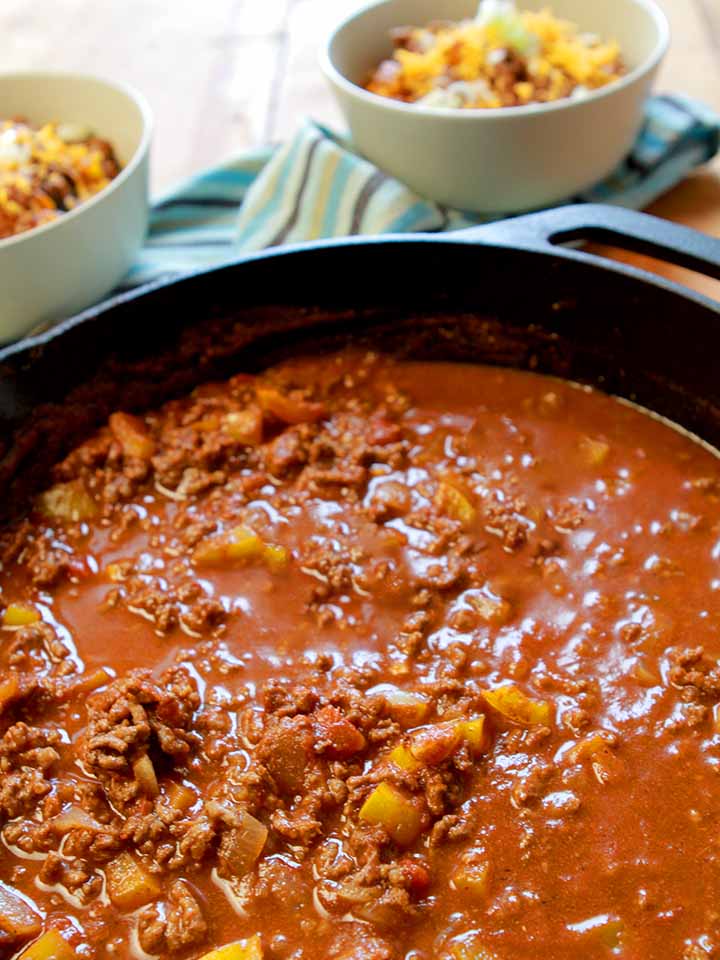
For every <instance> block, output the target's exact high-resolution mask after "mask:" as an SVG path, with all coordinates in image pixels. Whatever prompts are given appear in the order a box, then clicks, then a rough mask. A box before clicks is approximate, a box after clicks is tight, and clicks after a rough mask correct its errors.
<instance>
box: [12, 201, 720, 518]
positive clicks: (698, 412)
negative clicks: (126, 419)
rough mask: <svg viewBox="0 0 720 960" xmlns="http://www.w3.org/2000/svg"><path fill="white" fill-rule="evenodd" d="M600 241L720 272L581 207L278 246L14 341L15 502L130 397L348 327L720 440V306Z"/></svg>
mask: <svg viewBox="0 0 720 960" xmlns="http://www.w3.org/2000/svg"><path fill="white" fill-rule="evenodd" d="M587 239H593V240H600V241H604V242H610V243H614V244H616V245H619V246H621V247H624V248H626V249H631V250H635V251H640V252H644V253H651V254H654V255H656V256H660V257H663V258H665V259H667V260H669V261H671V262H673V263H677V264H680V265H682V266H686V267H690V268H692V269H695V270H699V271H701V272H703V273H706V274H708V275H710V276H713V277H716V278H718V279H720V241H719V240H714V239H711V238H709V237H705V236H703V235H701V234H699V233H695V232H693V231H691V230H688V229H686V228H683V227H679V226H676V225H672V224H669V223H666V222H663V221H660V220H656V219H654V218H652V217H648V216H645V215H642V214H637V213H632V212H629V211H624V210H620V209H617V208H612V207H602V206H592V205H585V206H577V207H565V208H561V209H558V210H554V211H549V212H544V213H539V214H532V215H529V216H526V217H520V218H517V219H515V220H509V221H504V222H502V223H497V224H492V225H488V226H484V227H481V228H475V229H472V230H468V231H463V232H461V233H456V234H454V235H451V234H445V235H437V236H431V235H415V236H389V237H387V236H386V237H380V238H372V239H368V238H351V239H347V240H340V241H323V242H319V243H314V244H303V245H301V246H298V247H293V248H282V249H274V250H270V251H268V252H265V253H262V254H259V255H254V256H251V257H247V258H244V259H241V260H239V261H237V262H234V263H230V264H228V265H227V266H223V267H219V268H216V269H214V270H210V271H206V272H202V273H197V274H193V275H191V276H189V277H186V278H184V279H180V280H174V281H171V282H168V283H164V284H163V283H161V284H157V285H155V286H153V287H151V288H145V289H143V290H141V291H139V292H134V293H131V294H128V295H123V296H120V297H117V298H116V299H115V300H114V301H111V302H109V303H107V304H105V305H103V306H101V307H99V308H96V309H93V310H89V311H87V312H86V313H83V314H81V315H80V316H78V317H76V318H74V319H73V320H69V321H67V322H66V323H64V324H62V325H61V326H59V327H57V328H55V329H53V330H52V331H50V332H48V333H45V334H43V335H41V336H38V337H35V338H33V339H31V340H27V341H24V342H22V343H19V344H16V345H14V346H11V347H8V348H6V349H4V350H3V351H1V352H0V494H1V496H0V510H2V511H3V512H4V513H5V514H8V513H11V512H14V511H16V510H19V509H21V507H22V505H23V501H24V499H25V498H26V497H27V495H29V494H30V493H31V492H32V491H33V490H34V489H36V488H37V487H38V486H39V485H40V484H43V483H46V482H47V475H48V470H49V467H50V466H51V465H52V464H53V463H54V462H57V460H58V459H59V458H60V457H62V456H63V454H64V453H66V452H67V451H68V450H69V449H71V448H72V446H74V445H75V444H77V443H78V442H79V441H80V440H81V439H83V438H84V437H85V436H86V435H87V434H88V433H89V432H90V431H91V430H93V429H94V428H95V427H97V426H98V425H99V424H100V423H102V422H103V421H104V420H105V419H106V417H107V416H108V414H109V413H110V412H111V411H112V410H115V409H124V410H135V411H137V410H142V409H144V408H148V407H149V406H152V405H156V404H159V403H161V402H163V401H164V400H166V399H168V398H169V397H171V396H175V395H178V394H180V393H182V392H184V391H188V390H190V389H191V388H192V387H193V386H195V385H196V384H197V383H200V382H202V381H207V380H209V379H212V378H220V377H223V376H227V375H230V374H231V373H233V372H237V371H238V370H255V369H260V368H262V367H263V366H265V365H267V364H268V363H271V362H274V361H276V360H278V359H281V358H283V357H286V356H288V355H292V354H296V353H299V352H318V351H324V350H329V349H333V348H337V347H339V346H341V345H343V344H346V343H356V344H359V345H362V346H369V347H377V348H380V349H384V350H390V351H392V352H393V353H395V354H397V355H399V356H402V357H413V358H416V359H428V358H429V359H444V360H471V361H479V362H487V363H496V364H503V365H511V366H516V367H521V368H526V369H533V370H538V371H541V372H544V373H551V374H556V375H558V376H562V377H567V378H571V379H574V380H578V381H583V382H587V383H592V384H595V385H597V386H600V387H601V388H602V389H604V390H606V391H608V392H610V393H614V394H618V395H620V396H624V397H627V398H628V399H632V400H635V401H636V402H638V403H641V404H643V405H644V406H646V407H649V408H651V409H653V410H655V411H657V412H658V413H660V414H663V415H664V416H666V417H669V418H670V419H672V420H674V421H676V422H677V423H679V424H681V425H682V426H684V427H686V428H687V429H689V430H691V431H693V432H694V433H696V434H698V435H699V436H700V437H702V438H703V439H704V440H706V441H708V442H709V443H711V444H713V445H716V446H720V364H719V363H718V360H717V357H718V353H719V351H720V305H719V304H717V303H714V302H713V301H710V300H708V299H707V298H705V297H703V296H701V295H699V294H696V293H691V292H690V291H688V290H685V289H684V288H682V287H679V286H677V285H675V284H673V283H671V282H669V281H667V280H664V279H660V278H658V277H656V276H651V275H649V274H646V273H644V272H642V271H639V270H637V269H634V268H632V267H629V266H627V265H623V264H619V263H617V262H611V261H607V260H603V259H600V258H598V257H595V256H593V255H590V254H588V253H585V252H581V251H580V250H577V249H573V248H569V247H565V246H562V244H565V243H571V242H572V241H578V240H587Z"/></svg>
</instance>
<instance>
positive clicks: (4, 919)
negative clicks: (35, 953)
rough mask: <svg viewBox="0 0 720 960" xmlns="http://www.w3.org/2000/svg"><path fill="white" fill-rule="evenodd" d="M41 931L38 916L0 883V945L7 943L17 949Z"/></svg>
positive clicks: (21, 899)
mask: <svg viewBox="0 0 720 960" xmlns="http://www.w3.org/2000/svg"><path fill="white" fill-rule="evenodd" d="M41 929H42V922H41V920H40V916H39V914H37V913H36V912H35V911H34V910H33V909H32V908H31V907H30V906H29V905H28V904H27V903H26V902H25V900H23V898H22V897H19V896H18V895H17V894H16V893H14V892H13V891H12V890H11V889H10V888H9V887H6V886H5V884H3V883H0V944H3V943H8V942H9V943H11V944H13V945H14V946H15V947H16V948H17V946H18V945H19V944H21V943H24V942H25V941H26V940H31V939H32V938H33V937H36V936H37V935H38V934H39V933H40V930H41Z"/></svg>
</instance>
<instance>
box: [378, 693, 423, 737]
mask: <svg viewBox="0 0 720 960" xmlns="http://www.w3.org/2000/svg"><path fill="white" fill-rule="evenodd" d="M383 697H384V698H385V710H386V711H387V714H388V716H389V717H390V719H391V720H394V721H395V722H396V723H399V724H400V726H401V727H404V728H405V729H409V728H410V727H419V726H420V724H421V723H424V722H425V721H426V720H427V718H428V716H429V714H430V707H431V704H430V701H429V700H428V699H427V697H424V696H423V695H422V694H421V693H411V692H409V691H407V690H399V689H396V690H393V689H390V690H387V691H383Z"/></svg>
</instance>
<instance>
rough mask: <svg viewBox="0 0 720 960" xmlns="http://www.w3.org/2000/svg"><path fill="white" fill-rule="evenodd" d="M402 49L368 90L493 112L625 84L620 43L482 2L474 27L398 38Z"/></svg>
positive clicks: (430, 29) (446, 27) (413, 31)
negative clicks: (623, 81) (606, 40)
mask: <svg viewBox="0 0 720 960" xmlns="http://www.w3.org/2000/svg"><path fill="white" fill-rule="evenodd" d="M393 37H394V40H395V44H396V49H395V52H394V55H393V58H392V59H391V60H385V61H383V62H382V63H381V64H380V65H379V66H378V68H377V69H376V70H375V72H374V73H373V75H372V77H371V78H370V80H369V81H368V83H367V85H366V88H367V89H368V90H369V91H370V92H372V93H376V94H379V95H380V96H383V97H391V98H393V99H396V100H403V101H405V102H408V103H421V104H425V105H426V106H435V107H453V108H493V107H514V106H523V105H525V104H529V103H549V102H552V101H555V100H560V99H563V98H566V97H573V98H577V97H582V96H585V95H587V94H588V93H589V92H591V91H592V90H597V89H599V88H600V87H604V86H606V85H607V84H609V83H612V82H614V81H616V80H618V79H619V78H620V77H621V76H622V75H623V73H624V72H625V68H624V66H623V62H622V56H621V52H620V48H619V46H618V44H617V43H615V42H604V41H602V40H601V39H600V38H599V37H597V36H595V35H591V34H587V33H582V32H581V31H580V29H579V28H578V27H577V26H576V25H575V24H574V23H570V22H569V21H567V20H561V19H559V18H558V17H556V16H554V15H553V13H552V11H551V10H549V9H544V10H540V11H529V10H525V11H518V10H516V8H515V4H514V3H513V2H512V0H483V2H482V3H481V4H480V10H479V12H478V15H477V17H476V18H475V19H474V20H464V21H462V22H460V23H447V22H438V23H432V24H429V25H428V26H426V27H408V28H402V29H400V30H396V31H394V34H393Z"/></svg>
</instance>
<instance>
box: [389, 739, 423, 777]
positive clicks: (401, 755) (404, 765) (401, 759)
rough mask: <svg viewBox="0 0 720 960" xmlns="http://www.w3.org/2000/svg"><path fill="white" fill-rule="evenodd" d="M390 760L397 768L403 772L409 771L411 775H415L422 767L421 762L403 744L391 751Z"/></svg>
mask: <svg viewBox="0 0 720 960" xmlns="http://www.w3.org/2000/svg"><path fill="white" fill-rule="evenodd" d="M388 760H390V761H391V762H392V763H394V764H395V766H396V767H400V769H401V770H407V771H408V772H409V773H413V772H414V771H415V770H419V769H420V767H422V764H421V763H420V761H419V760H416V759H415V757H414V756H413V755H412V754H411V753H410V751H409V750H408V748H407V747H406V746H405V744H403V743H399V744H398V745H397V746H396V747H395V748H394V749H393V750H391V751H390V754H389V756H388Z"/></svg>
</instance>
